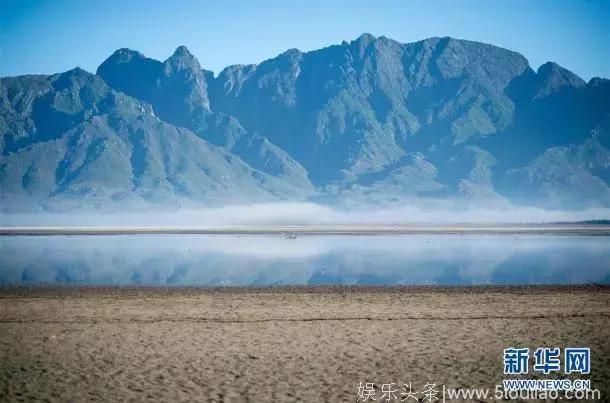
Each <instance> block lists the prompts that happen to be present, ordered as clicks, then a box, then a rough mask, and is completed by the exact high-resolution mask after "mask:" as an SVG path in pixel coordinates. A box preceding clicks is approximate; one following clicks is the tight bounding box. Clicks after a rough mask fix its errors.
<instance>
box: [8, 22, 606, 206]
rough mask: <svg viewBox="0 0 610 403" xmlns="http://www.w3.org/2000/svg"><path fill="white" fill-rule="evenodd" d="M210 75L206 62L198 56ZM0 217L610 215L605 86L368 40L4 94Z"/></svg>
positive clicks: (131, 71)
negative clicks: (335, 212)
mask: <svg viewBox="0 0 610 403" xmlns="http://www.w3.org/2000/svg"><path fill="white" fill-rule="evenodd" d="M202 60H203V61H205V55H203V59H202ZM0 136H1V137H0V189H1V192H2V199H3V205H4V208H5V209H7V210H12V209H32V208H47V209H49V208H50V209H62V208H66V206H71V207H73V206H87V207H100V208H105V207H108V206H111V207H112V206H115V205H117V204H118V205H122V206H126V205H128V204H129V203H132V202H133V203H139V202H144V203H149V202H153V203H162V204H164V203H167V204H170V205H176V203H181V202H182V201H184V200H191V201H195V202H198V203H204V204H208V205H218V204H227V203H241V202H252V201H272V200H299V201H302V200H314V201H324V202H328V203H352V204H365V205H374V206H379V205H404V204H405V203H410V202H411V201H412V200H420V201H421V200H426V199H430V200H433V199H434V200H455V201H457V202H458V203H462V202H464V203H469V204H475V205H479V206H489V205H493V206H498V205H500V206H506V205H510V204H514V203H519V204H530V205H537V206H543V207H552V208H569V209H579V208H583V207H597V206H606V207H607V206H610V189H609V187H608V184H609V183H610V182H609V181H610V152H609V150H608V147H610V81H609V80H606V79H602V78H594V79H592V80H591V81H590V82H588V83H586V82H584V81H583V80H582V79H580V78H579V77H577V76H576V75H575V74H573V73H571V72H569V71H568V70H566V69H564V68H562V67H560V66H558V65H557V64H555V63H551V62H549V63H546V64H544V65H542V66H541V67H540V68H539V69H538V70H537V71H534V70H533V69H532V68H531V67H530V66H529V64H528V62H527V60H526V59H525V58H524V57H523V56H522V55H520V54H518V53H516V52H513V51H510V50H506V49H502V48H499V47H496V46H492V45H488V44H482V43H478V42H471V41H464V40H457V39H453V38H430V39H427V40H423V41H420V42H415V43H409V44H403V43H399V42H397V41H394V40H391V39H388V38H385V37H374V36H372V35H369V34H363V35H362V36H360V37H359V38H357V39H355V40H353V41H351V42H343V43H341V44H338V45H333V46H329V47H327V48H324V49H320V50H316V51H311V52H306V53H303V52H300V51H299V50H297V49H291V50H288V51H286V52H284V53H282V54H280V55H278V56H277V57H275V58H272V59H269V60H266V61H263V62H262V63H260V64H257V65H247V66H242V65H237V66H229V67H227V68H225V69H224V70H222V71H221V72H219V73H218V74H217V75H216V76H215V75H214V74H213V73H212V72H209V71H207V70H204V69H203V68H202V66H201V64H200V62H199V61H198V59H197V58H196V57H195V56H193V55H192V54H191V53H190V52H189V51H188V49H186V48H185V47H183V46H180V47H178V48H177V49H176V51H175V52H174V54H173V55H172V56H170V57H169V58H168V59H167V60H165V61H163V62H161V61H157V60H153V59H150V58H147V57H146V56H144V55H142V54H141V53H139V52H137V51H134V50H130V49H119V50H117V51H116V52H114V53H113V54H112V55H111V56H110V57H109V58H108V59H107V60H106V61H105V62H104V63H102V64H101V65H100V67H99V68H98V71H97V73H96V74H91V73H88V72H86V71H83V70H80V69H75V70H71V71H68V72H65V73H61V74H56V75H52V76H21V77H6V78H2V79H0Z"/></svg>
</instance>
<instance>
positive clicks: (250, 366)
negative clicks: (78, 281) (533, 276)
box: [0, 286, 610, 401]
mask: <svg viewBox="0 0 610 403" xmlns="http://www.w3.org/2000/svg"><path fill="white" fill-rule="evenodd" d="M509 346H517V347H529V348H530V349H532V348H536V347H539V346H551V347H553V346H558V347H562V348H563V347H566V346H576V347H578V346H585V347H591V350H592V373H591V375H590V379H591V380H592V384H593V387H594V388H599V389H602V393H603V396H604V397H605V398H608V396H609V395H608V393H609V392H610V391H609V386H608V385H609V383H610V381H609V380H610V290H609V289H608V288H603V287H595V286H591V287H528V288H515V287H509V288H497V287H473V288H426V287H416V288H395V287H392V288H346V287H336V288H334V287H327V288H304V287H295V288H277V289H189V288H167V289H159V288H139V289H136V288H131V289H126V288H76V289H74V288H73V289H70V288H65V289H61V288H59V289H58V288H54V289H53V288H40V289H30V290H25V289H4V290H0V400H2V401H13V400H26V401H30V400H50V401H88V400H103V401H117V400H120V401H125V400H131V401H146V400H151V401H293V400H301V401H356V399H357V386H358V383H359V382H360V381H363V382H375V383H376V384H377V387H378V388H381V385H382V384H384V383H390V382H395V383H397V384H404V383H409V382H411V384H412V387H413V390H414V391H419V390H421V389H422V388H423V386H424V384H425V383H426V382H430V383H432V382H434V383H436V384H437V385H439V386H438V387H440V385H446V386H448V387H489V388H493V387H494V385H496V384H498V383H500V382H501V380H502V379H503V378H504V376H503V375H502V350H503V349H504V348H506V347H509ZM378 396H379V395H378ZM398 397H399V398H400V396H398ZM378 401H379V399H378ZM411 401H412V400H411Z"/></svg>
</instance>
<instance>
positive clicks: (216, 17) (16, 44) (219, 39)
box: [0, 0, 610, 80]
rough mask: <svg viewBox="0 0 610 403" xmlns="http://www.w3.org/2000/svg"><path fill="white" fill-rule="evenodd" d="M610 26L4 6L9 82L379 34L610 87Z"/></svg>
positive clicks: (607, 12) (177, 5) (539, 12)
mask: <svg viewBox="0 0 610 403" xmlns="http://www.w3.org/2000/svg"><path fill="white" fill-rule="evenodd" d="M609 21H610V1H605V0H534V1H532V0H530V1H526V0H510V1H500V0H496V1H493V0H463V1H448V0H447V1H434V0H421V1H420V0H396V1H394V0H392V1H359V0H351V1H346V0H337V1H332V0H326V1H323V0H299V1H294V0H293V1H291V0H284V1H279V0H277V1H272V0H267V1H264V0H260V1H242V0H227V1H218V0H217V1H214V2H212V1H181V0H173V1H161V0H150V1H136V0H133V1H116V0H106V1H89V0H78V1H76V0H64V1H59V0H55V1H53V0H45V1H41V0H39V1H34V0H2V2H1V4H0V50H1V52H2V53H1V56H0V57H1V61H0V75H2V76H11V75H19V74H26V73H55V72H60V71H65V70H68V69H71V68H73V67H76V66H79V67H82V68H84V69H86V70H89V71H92V72H94V71H95V70H96V68H97V66H98V65H99V64H100V63H101V62H102V61H103V60H104V59H105V58H106V57H108V56H109V55H110V54H111V53H112V52H113V51H114V50H116V49H118V48H121V47H129V48H132V49H137V50H139V51H141V52H142V53H144V54H145V55H147V56H149V57H153V58H155V59H159V60H164V59H166V58H167V57H168V56H169V55H171V54H172V53H173V50H174V49H175V48H176V47H177V46H178V45H186V46H187V47H188V48H189V49H190V50H191V52H192V53H193V54H194V55H195V56H197V57H198V58H199V60H200V62H201V64H202V66H203V67H205V68H207V69H210V70H214V71H215V72H218V71H220V70H221V69H222V68H223V67H226V66H228V65H231V64H237V63H243V64H245V63H258V62H260V61H262V60H264V59H267V58H270V57H274V56H276V55H277V54H279V53H281V52H283V51H285V50H286V49H289V48H295V47H296V48H298V49H300V50H303V51H306V50H312V49H317V48H320V47H324V46H328V45H331V44H334V43H340V42H341V41H342V40H348V41H349V40H352V39H355V38H356V37H358V36H359V35H360V34H361V33H363V32H370V33H372V34H374V35H377V36H380V35H385V36H387V37H390V38H393V39H396V40H398V41H401V42H412V41H416V40H420V39H424V38H428V37H431V36H453V37H456V38H463V39H471V40H477V41H481V42H487V43H492V44H495V45H499V46H502V47H506V48H509V49H512V50H516V51H518V52H520V53H522V54H524V55H525V56H526V57H527V58H528V59H529V60H530V64H531V65H532V66H533V67H534V68H537V67H538V66H539V65H540V64H542V63H544V62H546V61H549V60H551V61H555V62H557V63H559V64H560V65H562V66H564V67H566V68H568V69H570V70H572V71H574V72H575V73H577V74H578V75H580V76H581V77H583V78H585V79H587V80H588V79H590V78H591V77H593V76H602V77H610V23H609Z"/></svg>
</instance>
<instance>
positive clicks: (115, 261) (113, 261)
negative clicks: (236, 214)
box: [0, 235, 610, 286]
mask: <svg viewBox="0 0 610 403" xmlns="http://www.w3.org/2000/svg"><path fill="white" fill-rule="evenodd" d="M593 282H595V283H610V238H608V237H601V236H598V237H595V236H591V237H589V236H532V235H529V236H528V235H524V236H506V235H505V236H489V235H486V236H482V235H480V236H479V235H467V236H460V235H403V236H301V237H298V238H297V239H293V240H289V239H283V238H282V237H279V236H218V235H213V236H205V235H151V236H148V235H146V236H129V235H125V236H71V237H67V236H52V237H44V236H32V237H21V236H15V237H0V284H5V285H6V284H42V283H46V284H49V283H50V284H72V285H77V284H83V285H137V284H141V285H172V286H174V285H202V286H203V285H210V286H248V285H252V286H254V285H275V284H277V285H280V284H295V285H298V284H362V285H395V284H441V285H462V284H577V283H593Z"/></svg>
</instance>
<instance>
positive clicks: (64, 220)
mask: <svg viewBox="0 0 610 403" xmlns="http://www.w3.org/2000/svg"><path fill="white" fill-rule="evenodd" d="M608 218H610V209H607V208H595V209H588V210H581V211H560V210H545V209H541V208H536V207H519V206H512V207H510V208H470V207H468V206H458V205H452V204H447V203H445V204H443V203H441V202H438V203H435V202H434V201H431V202H430V204H429V205H427V206H426V205H422V204H418V205H415V206H405V207H394V208H382V209H375V208H373V207H371V206H366V207H364V206H360V207H352V208H345V207H329V206H324V205H321V204H315V203H288V202H286V203H261V204H250V205H234V206H226V207H218V208H209V207H200V206H199V207H198V206H189V207H186V208H180V209H175V208H174V209H172V210H169V209H167V208H166V209H161V208H159V207H156V208H151V207H150V206H148V208H142V209H139V210H135V211H134V210H132V211H130V212H117V211H92V212H82V211H81V212H74V213H48V212H44V213H43V212H41V213H36V214H29V213H28V214H25V213H16V214H3V215H0V224H1V225H3V226H176V227H181V226H198V225H199V226H206V225H209V226H221V225H289V224H294V225H333V224H464V223H471V224H502V223H511V224H517V223H549V222H558V221H563V222H565V221H583V220H594V219H608Z"/></svg>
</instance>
